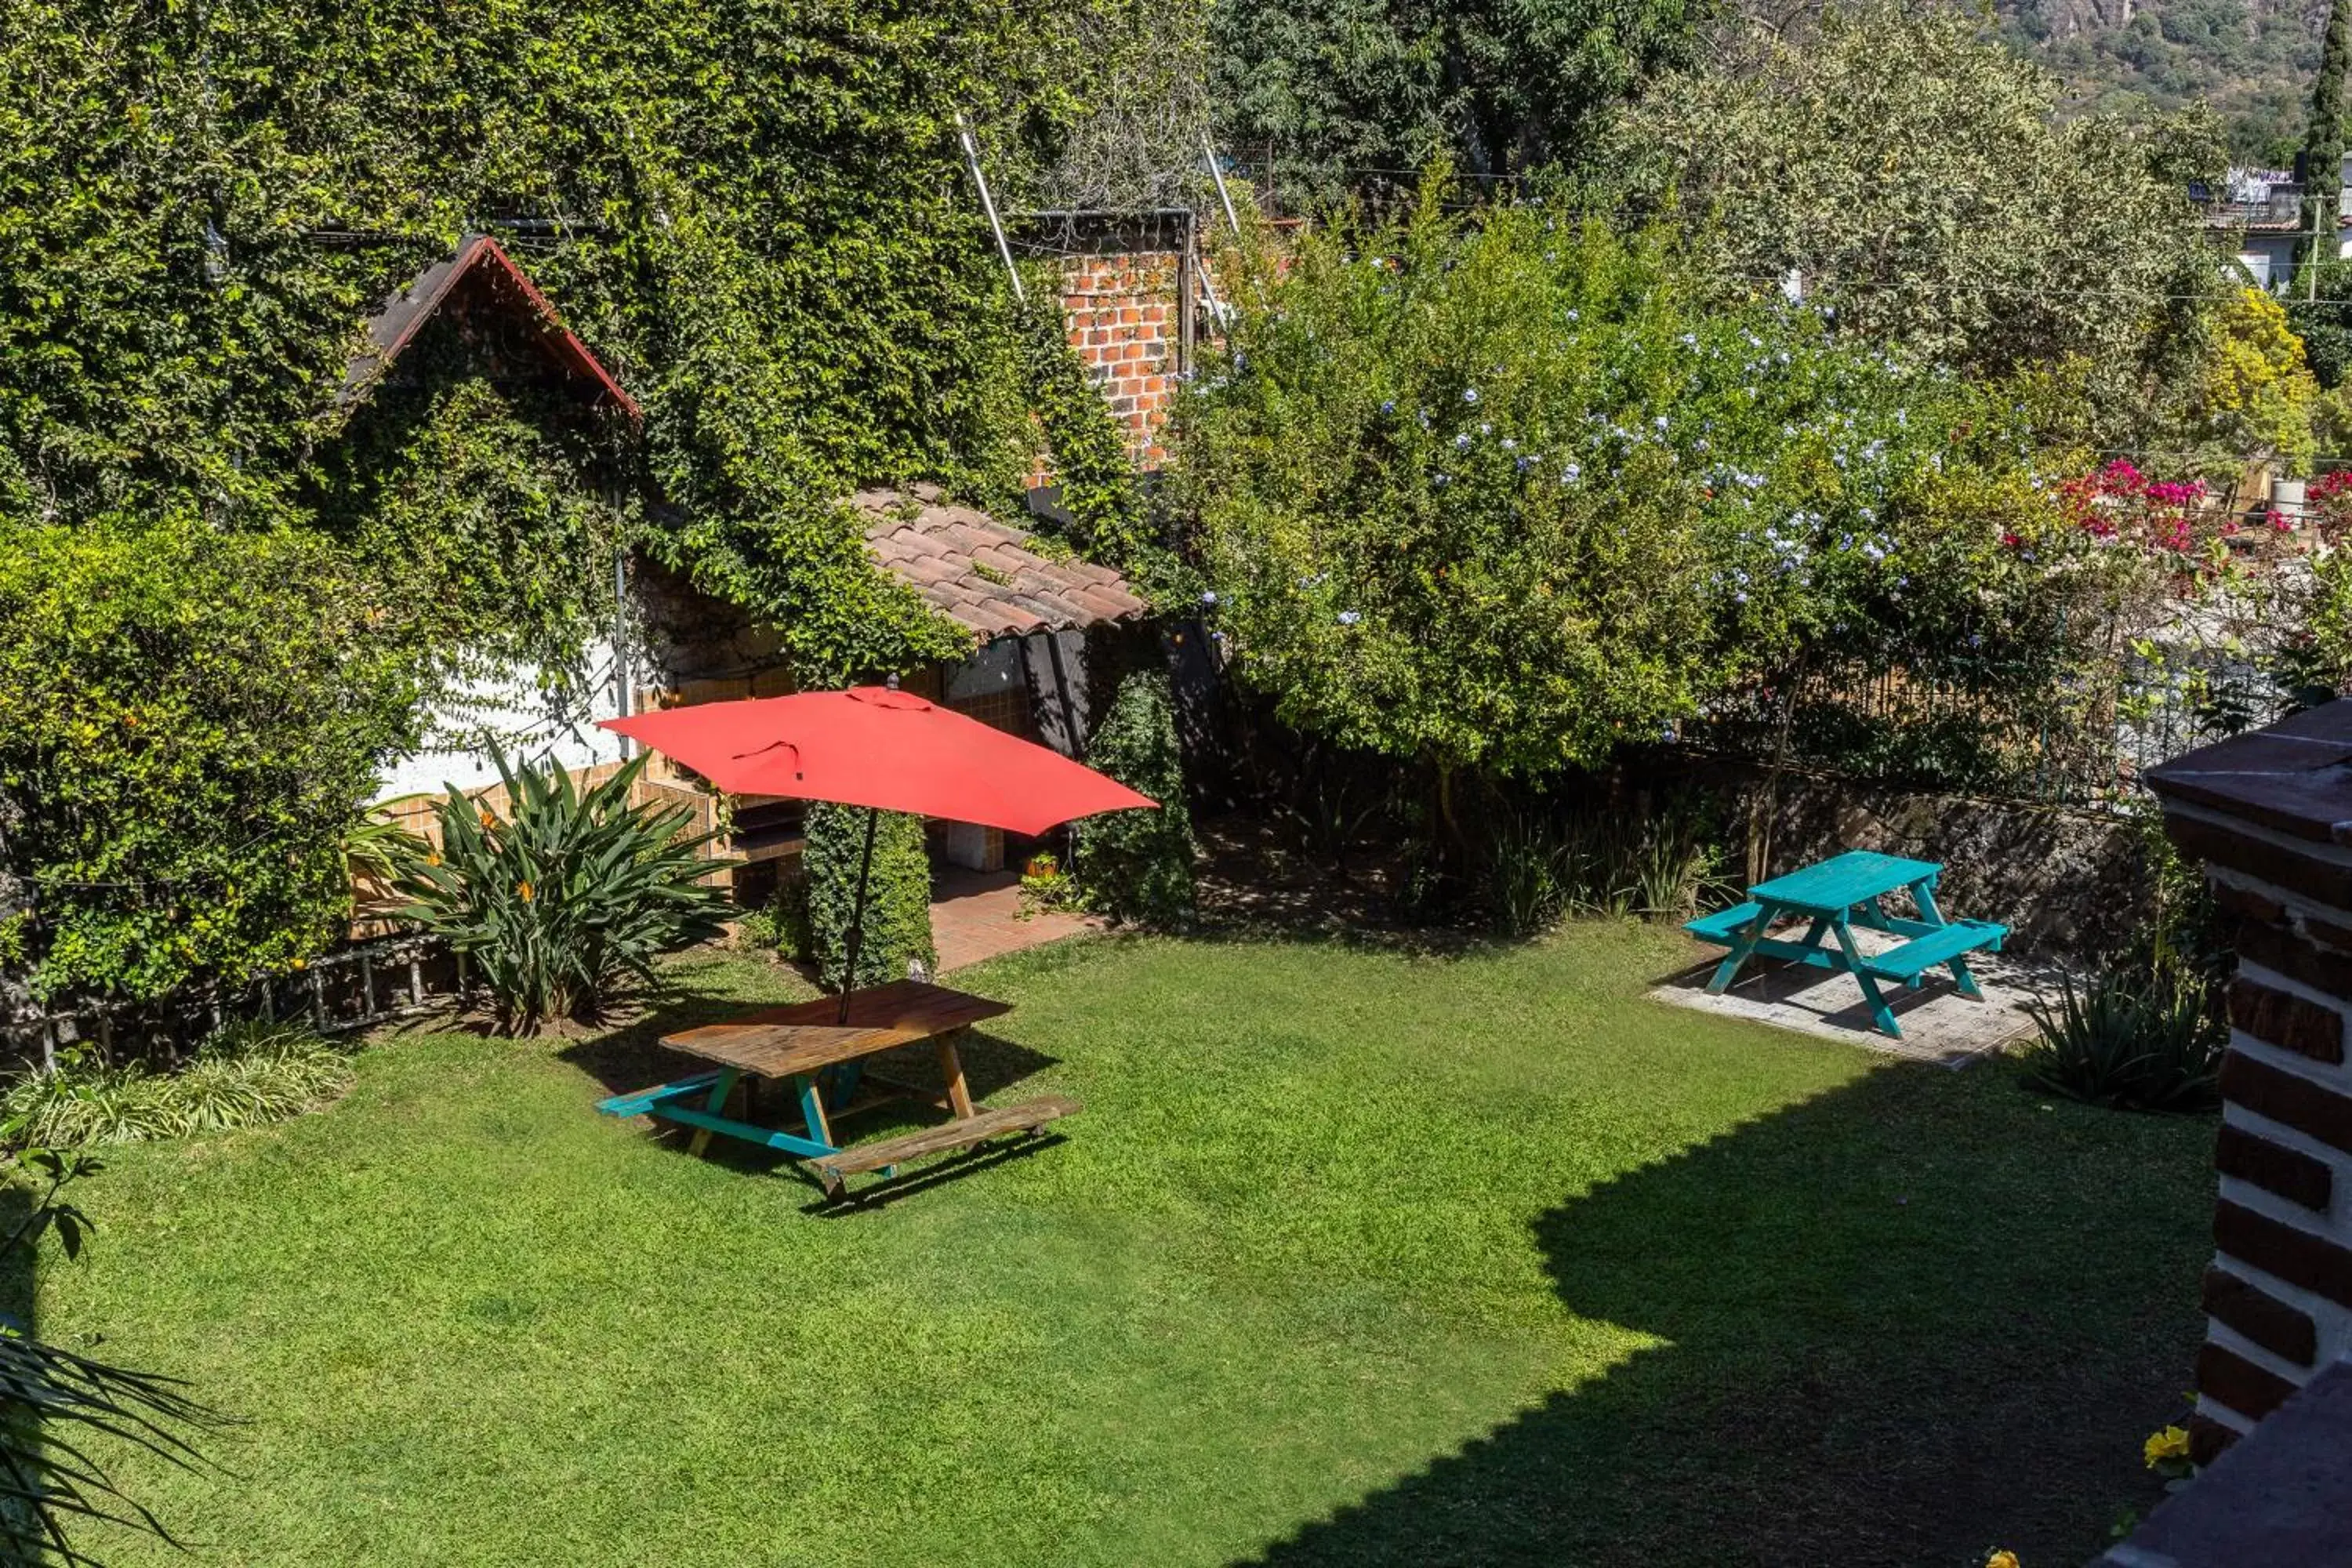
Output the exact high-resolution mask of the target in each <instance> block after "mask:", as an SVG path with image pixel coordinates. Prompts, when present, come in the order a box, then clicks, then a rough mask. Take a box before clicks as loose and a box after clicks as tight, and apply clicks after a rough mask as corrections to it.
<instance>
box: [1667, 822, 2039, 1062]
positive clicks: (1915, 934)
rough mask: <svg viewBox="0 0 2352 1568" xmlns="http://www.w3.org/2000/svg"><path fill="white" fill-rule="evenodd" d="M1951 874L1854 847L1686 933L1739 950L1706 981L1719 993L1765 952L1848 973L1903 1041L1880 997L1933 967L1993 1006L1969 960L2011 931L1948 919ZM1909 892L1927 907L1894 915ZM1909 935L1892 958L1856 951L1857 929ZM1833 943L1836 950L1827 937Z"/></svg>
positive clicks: (1920, 981)
mask: <svg viewBox="0 0 2352 1568" xmlns="http://www.w3.org/2000/svg"><path fill="white" fill-rule="evenodd" d="M1943 873H1944V868H1943V867H1941V866H1940V865H1937V863H1936V862H1935V861H1933V860H1906V859H1905V858H1902V857H1901V856H1898V855H1881V854H1879V853H1878V852H1877V851H1875V850H1872V849H1849V850H1847V851H1846V852H1845V853H1844V854H1843V855H1834V856H1832V857H1831V858H1829V859H1827V860H1823V861H1822V862H1820V863H1819V864H1818V865H1812V866H1808V867H1806V868H1803V869H1802V870H1800V871H1791V872H1790V873H1789V874H1788V875H1787V876H1785V877H1775V878H1773V879H1771V880H1769V881H1767V882H1759V883H1757V884H1756V885H1755V886H1754V887H1752V888H1750V889H1748V902H1746V903H1744V904H1735V905H1733V906H1732V907H1731V908H1730V909H1727V910H1717V912H1716V913H1714V914H1711V915H1702V916H1701V917H1700V918H1698V919H1697V920H1695V921H1690V922H1689V923H1688V924H1687V925H1685V926H1684V927H1683V929H1684V930H1685V931H1688V932H1690V933H1691V934H1692V935H1693V936H1695V937H1697V938H1699V939H1700V940H1701V941H1704V942H1717V943H1720V944H1722V945H1723V946H1725V947H1727V948H1728V949H1730V951H1729V952H1727V953H1725V954H1724V957H1723V962H1722V963H1720V964H1717V966H1716V971H1715V976H1714V978H1713V979H1711V980H1709V981H1708V982H1707V983H1706V988H1707V990H1708V991H1709V992H1710V993H1712V994H1717V995H1720V994H1722V993H1723V992H1724V991H1726V990H1727V989H1729V987H1730V986H1731V985H1732V984H1733V983H1734V982H1735V981H1737V980H1738V978H1739V971H1740V968H1741V966H1742V965H1744V964H1745V963H1747V962H1748V960H1749V959H1750V958H1753V957H1756V956H1758V955H1759V954H1761V955H1762V956H1764V957H1766V958H1782V959H1787V960H1788V961H1789V962H1790V963H1802V964H1809V965H1811V967H1813V968H1815V969H1828V970H1839V971H1843V972H1844V973H1848V974H1851V975H1853V977H1854V979H1855V980H1857V981H1859V982H1860V983H1861V985H1862V995H1863V1000H1864V1001H1865V1002H1867V1003H1868V1004H1869V1005H1870V1016H1871V1019H1872V1021H1873V1022H1874V1023H1875V1024H1876V1025H1877V1026H1878V1027H1879V1028H1880V1029H1882V1030H1884V1031H1885V1033H1886V1034H1888V1035H1890V1036H1892V1037H1895V1039H1898V1040H1899V1039H1901V1038H1902V1037H1903V1029H1902V1026H1900V1025H1899V1024H1897V1023H1896V1022H1895V1015H1894V1013H1893V1012H1892V1011H1890V1010H1889V1009H1888V1007H1887V1005H1886V1000H1885V997H1884V996H1883V995H1881V994H1880V993H1879V989H1878V982H1880V981H1882V980H1884V981H1887V982H1890V983H1892V984H1898V985H1903V984H1908V985H1924V984H1927V971H1929V970H1931V969H1933V968H1935V967H1936V966H1937V964H1945V965H1948V967H1949V968H1950V970H1951V973H1952V983H1953V984H1954V985H1956V986H1957V987H1958V989H1959V993H1960V994H1961V995H1963V996H1967V997H1970V998H1972V999H1974V1000H1976V1001H1979V1002H1981V1001H1982V1000H1984V993H1983V992H1981V991H1979V989H1977V983H1976V977H1975V976H1974V975H1972V974H1970V973H1969V965H1968V958H1967V955H1968V954H1969V953H1971V952H1978V951H1979V950H1983V951H1989V952H2000V944H2001V939H2002V938H2004V937H2006V936H2007V935H2008V934H2009V928H2008V927H2006V926H2000V925H1995V924H1993V923H1992V922H1991V921H1956V920H1947V919H1946V918H1945V917H1944V913H1943V911H1942V910H1940V909H1938V908H1937V904H1936V879H1937V878H1938V877H1941V876H1942V875H1943ZM1898 892H1907V893H1909V894H1910V896H1911V901H1912V904H1913V905H1914V906H1915V907H1916V909H1917V910H1918V918H1917V919H1916V920H1912V919H1906V918H1904V917H1900V916H1896V915H1890V914H1888V913H1887V912H1886V910H1885V907H1884V905H1883V903H1882V900H1885V898H1887V897H1888V896H1889V895H1891V894H1894V893H1898ZM1791 919H1798V920H1803V921H1807V922H1809V923H1808V924H1807V926H1806V929H1805V934H1804V935H1803V936H1802V937H1801V938H1800V939H1799V940H1797V941H1794V942H1790V941H1787V940H1785V939H1784V938H1781V937H1777V936H1771V935H1769V934H1767V933H1768V932H1769V931H1770V930H1771V929H1772V927H1774V926H1775V925H1777V924H1779V923H1780V922H1781V921H1787V920H1791ZM1855 926H1861V927H1864V929H1866V930H1870V931H1885V932H1888V933H1890V934H1892V935H1895V936H1901V937H1906V938H1908V939H1909V940H1908V941H1906V942H1903V943H1901V944H1900V945H1899V946H1896V947H1894V948H1891V949H1889V950H1888V951H1886V952H1879V953H1870V954H1865V953H1864V952H1862V951H1861V950H1860V949H1859V948H1857V947H1856V946H1855V945H1854V940H1853V927H1855ZM1826 938H1834V939H1835V945H1834V946H1832V945H1828V944H1827V943H1826V942H1825V941H1824V939H1826Z"/></svg>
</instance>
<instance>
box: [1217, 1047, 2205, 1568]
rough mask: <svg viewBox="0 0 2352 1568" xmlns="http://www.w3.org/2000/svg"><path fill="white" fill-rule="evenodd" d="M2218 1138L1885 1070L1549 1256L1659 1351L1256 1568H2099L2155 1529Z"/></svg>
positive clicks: (1623, 1204)
mask: <svg viewBox="0 0 2352 1568" xmlns="http://www.w3.org/2000/svg"><path fill="white" fill-rule="evenodd" d="M2209 1141H2210V1123H2205V1122H2179V1121H2171V1122H2165V1121H2157V1120H2155V1119H2135V1118H2127V1117H2120V1116H2113V1115H2109V1116H2104V1117H2102V1116H2100V1115H2099V1114H2098V1113H2096V1112H2090V1111H2084V1110H2078V1109H2075V1108H2071V1107H2067V1108H2061V1109H2060V1110H2058V1111H2056V1112H2052V1111H2047V1110H2043V1109H2042V1107H2041V1106H2040V1105H2039V1104H2038V1103H2037V1102H2035V1101H2033V1100H2031V1099H2030V1098H2028V1097H2026V1096H2023V1095H2021V1094H2019V1093H2017V1092H2015V1091H2014V1089H2013V1088H2012V1087H2011V1085H2010V1084H2009V1083H2008V1082H2007V1081H2005V1080H2004V1079H2000V1078H1997V1077H1990V1076H1989V1075H1988V1074H1987V1073H1986V1072H1985V1071H1984V1070H1982V1069H1979V1070H1978V1071H1976V1072H1973V1073H1967V1074H1953V1073H1948V1072H1944V1071H1940V1070H1937V1069H1934V1068H1923V1067H1913V1066H1900V1067H1889V1068H1883V1069H1881V1070H1878V1071H1876V1072H1874V1073H1872V1074H1870V1075H1869V1076H1867V1077H1866V1078H1864V1079H1860V1080H1858V1081H1857V1082H1856V1083H1854V1084H1853V1085H1850V1086H1848V1087H1846V1088H1844V1089H1839V1090H1836V1091H1833V1092H1832V1093H1829V1094H1827V1095H1824V1096H1822V1097H1821V1098H1818V1099H1816V1100H1811V1101H1809V1102H1806V1103H1803V1104H1801V1105H1798V1106H1795V1107H1793V1108H1791V1109H1789V1110H1784V1111H1781V1112H1779V1113H1776V1114H1773V1115H1770V1116H1768V1117H1765V1118H1763V1119H1761V1120H1759V1121H1753V1122H1750V1123H1748V1124H1747V1125H1745V1126H1742V1127H1740V1128H1738V1129H1737V1130H1735V1131H1731V1132H1728V1133H1726V1134H1724V1135H1723V1136H1721V1137H1719V1138H1717V1139H1716V1140H1714V1141H1713V1142H1709V1143H1706V1144H1704V1145H1701V1146H1699V1147H1696V1148H1694V1149H1692V1150H1690V1151H1688V1152H1685V1153H1683V1154H1681V1155H1678V1156H1676V1157H1675V1158H1673V1159H1670V1160H1667V1161H1664V1162H1662V1163H1657V1164H1654V1165H1652V1166H1649V1167H1646V1168H1643V1169H1641V1170H1638V1171H1635V1172H1632V1173H1628V1174H1626V1175H1624V1176H1622V1177H1621V1178H1619V1179H1618V1180H1616V1181H1614V1182H1612V1183H1610V1184H1607V1185H1604V1186H1601V1187H1600V1188H1597V1189H1595V1190H1594V1191H1592V1192H1591V1193H1590V1194H1586V1195H1583V1196H1580V1197H1577V1198H1574V1199H1571V1200H1570V1201H1567V1202H1564V1203H1562V1204H1560V1205H1559V1206H1557V1207H1555V1208H1553V1209H1551V1210H1549V1211H1548V1212H1547V1213H1545V1214H1544V1215H1542V1216H1541V1217H1540V1218H1539V1219H1538V1221H1537V1222H1536V1227H1535V1228H1536V1233H1537V1239H1538V1243H1539V1245H1540V1247H1541V1248H1542V1251H1543V1254H1544V1257H1545V1258H1546V1261H1547V1265H1548V1267H1549V1271H1550V1273H1551V1275H1552V1278H1553V1280H1554V1283H1555V1286H1556V1288H1557V1289H1558V1292H1559V1298H1560V1300H1561V1302H1562V1303H1563V1305H1564V1306H1566V1307H1567V1308H1568V1309H1569V1310H1570V1311H1572V1312H1574V1313H1576V1314H1578V1315H1579V1316H1580V1317H1584V1318H1588V1319H1601V1320H1606V1321H1611V1322H1613V1323H1617V1324H1621V1325H1623V1326H1625V1327H1628V1328H1631V1329H1633V1330H1636V1331H1642V1332H1644V1333H1646V1334H1649V1335H1654V1336H1656V1337H1657V1339H1658V1340H1659V1341H1661V1343H1659V1344H1658V1345H1657V1346H1656V1347H1654V1348H1652V1349H1649V1350H1645V1351H1642V1352H1637V1353H1635V1354H1634V1355H1633V1357H1632V1358H1631V1359H1630V1360H1628V1361H1626V1362H1623V1363H1620V1364H1619V1365H1617V1366H1615V1367H1614V1368H1612V1370H1610V1371H1608V1372H1606V1373H1601V1374H1600V1375H1598V1376H1597V1377H1596V1378H1594V1379H1593V1380H1592V1381H1591V1382H1589V1383H1587V1384H1583V1385H1581V1386H1580V1387H1578V1388H1576V1389H1575V1390H1574V1391H1572V1392H1568V1393H1558V1394H1551V1395H1549V1397H1547V1398H1546V1399H1545V1400H1544V1401H1543V1402H1542V1403H1541V1404H1540V1405H1536V1406H1534V1407H1532V1408H1530V1409H1528V1410H1526V1411H1524V1412H1523V1413H1521V1414H1520V1415H1517V1417H1515V1418H1513V1419H1511V1420H1510V1421H1508V1422H1507V1423H1505V1424H1504V1425H1502V1426H1498V1427H1496V1429H1495V1430H1493V1431H1492V1432H1490V1433H1489V1434H1487V1435H1486V1436H1484V1437H1482V1438H1479V1439H1476V1440H1475V1441H1473V1442H1471V1443H1469V1444H1467V1445H1465V1447H1462V1448H1461V1449H1460V1450H1459V1451H1458V1452H1455V1453H1454V1454H1451V1455H1448V1456H1446V1457H1444V1458H1439V1459H1437V1460H1436V1461H1434V1462H1433V1463H1432V1464H1430V1465H1429V1466H1428V1467H1427V1468H1424V1469H1423V1470H1421V1471H1420V1472H1419V1473H1417V1474H1414V1475H1412V1476H1409V1477H1407V1478H1406V1479H1402V1480H1400V1481H1398V1482H1396V1483H1394V1484H1393V1485H1391V1486H1390V1487H1388V1488H1386V1489H1382V1490H1381V1491H1378V1492H1375V1493H1373V1494H1371V1495H1370V1496H1368V1497H1366V1498H1365V1499H1364V1500H1362V1501H1360V1502H1359V1503H1357V1504H1354V1505H1352V1506H1350V1507H1348V1508H1345V1509H1343V1510H1339V1512H1338V1513H1336V1514H1335V1515H1333V1516H1332V1517H1330V1518H1329V1519H1328V1520H1325V1521H1319V1522H1317V1523H1314V1524H1310V1525H1307V1526H1306V1527H1304V1528H1302V1529H1301V1530H1299V1531H1297V1533H1295V1534H1294V1535H1292V1536H1291V1537H1290V1538H1288V1539H1287V1540H1285V1541H1282V1542H1277V1543H1275V1544H1273V1545H1271V1546H1269V1547H1268V1548H1266V1549H1265V1550H1264V1551H1263V1552H1262V1553H1261V1554H1260V1555H1258V1556H1256V1557H1255V1558H1252V1559H1249V1560H1248V1561H1250V1562H1252V1563H1259V1564H1264V1565H1265V1568H1309V1565H1320V1564H1333V1565H1337V1564H1348V1565H1350V1568H1363V1565H1367V1564H1386V1563H1396V1564H1402V1563H1412V1564H1416V1565H1426V1564H1465V1565H1467V1564H1480V1565H1485V1564H1536V1563H1542V1564H1546V1565H1548V1568H1575V1565H1579V1564H1615V1563H1628V1562H1633V1563H1641V1564H1643V1568H1676V1565H1682V1564H1690V1565H1693V1568H1698V1565H1701V1564H1704V1565H1706V1568H1726V1565H1729V1564H1744V1563H1757V1564H1767V1563H1769V1564H1775V1565H1779V1564H1800V1563H1801V1564H1808V1565H1811V1564H1817V1563H1818V1564H1832V1563H1834V1564H1840V1565H1853V1568H1865V1565H1886V1568H1978V1565H1980V1564H1981V1563H1983V1562H1984V1561H1985V1557H1986V1553H1987V1551H1988V1549H1989V1548H1992V1547H2005V1548H2009V1549H2011V1550H2014V1551H2016V1552H2019V1553H2020V1555H2021V1557H2022V1559H2023V1561H2024V1562H2026V1563H2030V1564H2033V1565H2034V1568H2043V1565H2045V1564H2046V1565H2053V1568H2056V1565H2063V1564H2070V1563H2081V1562H2084V1561H2085V1560H2087V1559H2088V1558H2089V1557H2090V1556H2091V1555H2093V1554H2094V1552H2096V1551H2097V1550H2098V1549H2099V1548H2100V1547H2101V1546H2103V1545H2104V1544H2105V1531H2106V1529H2107V1527H2108V1526H2109V1525H2110V1524H2111V1523H2112V1522H2113V1521H2114V1520H2115V1519H2116V1516H2117V1513H2118V1511H2119V1510H2121V1509H2123V1508H2126V1507H2133V1508H2138V1509H2143V1510H2144V1509H2145V1508H2147V1507H2148V1506H2150V1505H2151V1504H2152V1503H2153V1502H2154V1501H2155V1500H2156V1495H2157V1494H2156V1488H2155V1485H2154V1483H2152V1482H2151V1481H2150V1480H2149V1479H2147V1476H2146V1475H2145V1473H2144V1472H2143V1471H2142V1468H2141V1467H2140V1463H2139V1455H2138V1445H2139V1441H2140V1439H2141V1437H2142V1436H2145V1435H2146V1434H2147V1432H2149V1431H2151V1430H2153V1429H2155V1428H2156V1427H2157V1426H2161V1425H2163V1424H2164V1423H2166V1422H2167V1421H2168V1420H2173V1419H2177V1418H2178V1417H2179V1414H2180V1412H2181V1410H2182V1402H2183V1394H2182V1392H2181V1391H2182V1390H2183V1389H2185V1388H2186V1387H2187V1386H2188V1379H2189V1361H2190V1358H2191V1355H2192V1354H2193V1352H2194V1350H2195V1346H2196V1343H2197V1340H2198V1337H2199V1332H2200V1326H2201V1318H2200V1315H2199V1310H2198V1307H2197V1279H2198V1271H2199V1269H2200V1268H2201V1267H2202V1265H2203V1263H2204V1261H2205V1258H2206V1257H2207V1255H2208V1254H2210V1250H2211V1247H2210V1242H2209V1241H2208V1240H2207V1238H2206V1223H2205V1221H2206V1215H2207V1213H2208V1210H2209V1206H2210V1201H2211V1199H2210V1177H2209V1176H2208V1175H2207V1174H2206V1173H2205V1169H2204V1165H2203V1163H2202V1158H2201V1152H2202V1150H2203V1149H2204V1148H2205V1147H2206V1146H2207V1145H2208V1142H2209Z"/></svg>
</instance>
